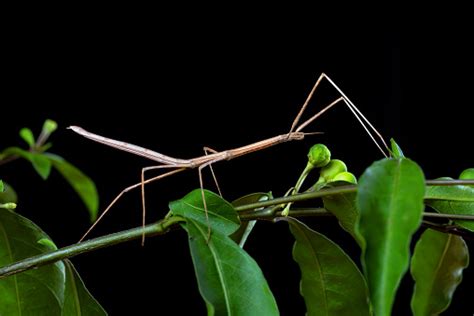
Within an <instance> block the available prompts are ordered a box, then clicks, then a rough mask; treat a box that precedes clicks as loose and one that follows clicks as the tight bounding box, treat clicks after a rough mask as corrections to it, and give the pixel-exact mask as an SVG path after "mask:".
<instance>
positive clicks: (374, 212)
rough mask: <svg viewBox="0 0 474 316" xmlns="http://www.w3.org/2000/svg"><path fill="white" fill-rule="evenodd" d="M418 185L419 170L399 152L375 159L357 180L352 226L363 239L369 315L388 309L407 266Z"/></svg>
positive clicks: (419, 202)
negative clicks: (393, 156) (356, 216)
mask: <svg viewBox="0 0 474 316" xmlns="http://www.w3.org/2000/svg"><path fill="white" fill-rule="evenodd" d="M424 190H425V180H424V176H423V172H422V171H421V169H420V167H419V166H418V165H417V164H416V163H414V162H413V161H411V160H409V159H405V158H401V159H383V160H380V161H377V162H375V163H374V164H372V165H371V166H370V167H369V168H368V169H367V170H366V171H365V172H364V174H363V175H362V177H361V178H360V180H359V186H358V193H357V206H358V208H359V212H360V218H359V221H358V223H357V224H356V231H358V235H359V234H360V236H361V237H362V238H363V240H364V242H363V244H364V247H363V249H362V266H363V267H364V274H365V276H366V278H367V282H368V285H369V291H370V293H371V302H372V304H373V307H374V313H375V315H378V316H384V315H390V313H391V309H392V304H393V301H394V299H395V294H396V291H397V288H398V286H399V284H400V281H401V279H402V277H403V275H404V274H405V272H406V270H407V269H408V264H409V257H410V248H409V246H410V241H411V238H412V235H413V233H414V232H415V231H416V230H417V228H418V227H419V226H420V224H421V219H422V212H423V209H424V205H423V197H424Z"/></svg>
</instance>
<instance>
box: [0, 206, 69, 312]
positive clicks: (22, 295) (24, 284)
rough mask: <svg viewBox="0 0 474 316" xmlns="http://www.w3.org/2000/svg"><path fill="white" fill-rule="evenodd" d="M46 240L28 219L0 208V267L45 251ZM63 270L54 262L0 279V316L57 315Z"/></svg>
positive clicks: (63, 287)
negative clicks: (43, 241)
mask: <svg viewBox="0 0 474 316" xmlns="http://www.w3.org/2000/svg"><path fill="white" fill-rule="evenodd" d="M43 238H47V239H49V237H48V236H47V235H46V234H45V233H44V232H43V231H42V230H41V229H40V228H39V227H38V226H36V225H35V224H34V223H32V222H31V221H30V220H28V219H26V218H24V217H22V216H20V215H18V214H15V213H13V212H10V211H8V210H4V209H0V266H5V265H7V264H11V263H13V262H16V261H19V260H21V259H25V258H28V257H32V256H34V255H38V254H41V253H43V252H46V251H49V248H48V247H47V246H44V245H41V244H39V243H37V240H41V239H43ZM64 289H65V267H64V264H63V263H62V262H56V263H53V264H50V265H47V266H43V267H40V268H38V269H33V270H28V271H25V272H23V273H20V274H16V275H13V276H10V277H7V278H4V279H0V293H1V295H0V315H9V316H15V315H60V314H61V308H62V305H63V301H64Z"/></svg>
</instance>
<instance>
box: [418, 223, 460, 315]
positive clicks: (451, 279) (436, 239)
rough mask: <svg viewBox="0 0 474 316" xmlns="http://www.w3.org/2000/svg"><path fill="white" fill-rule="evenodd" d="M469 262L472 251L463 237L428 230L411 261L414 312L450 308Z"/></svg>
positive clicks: (435, 313) (433, 312) (422, 312)
mask: <svg viewBox="0 0 474 316" xmlns="http://www.w3.org/2000/svg"><path fill="white" fill-rule="evenodd" d="M468 264H469V250H468V248H467V245H466V243H465V242H464V240H463V239H462V237H460V236H456V235H451V234H445V233H441V232H438V231H436V230H432V229H427V230H426V231H425V232H424V233H423V235H422V236H421V238H420V240H418V242H417V244H416V247H415V252H414V253H413V258H412V260H411V275H412V276H413V279H414V280H415V289H414V293H413V297H412V300H411V310H412V312H413V315H415V316H424V315H438V314H440V313H441V312H443V311H444V310H446V309H447V308H448V306H449V304H450V303H451V299H452V297H453V294H454V291H455V290H456V287H457V286H458V285H459V283H461V280H462V270H463V269H464V268H466V267H467V266H468Z"/></svg>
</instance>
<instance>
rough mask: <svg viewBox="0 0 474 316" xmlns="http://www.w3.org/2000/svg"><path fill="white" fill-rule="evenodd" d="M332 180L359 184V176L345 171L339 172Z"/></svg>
mask: <svg viewBox="0 0 474 316" xmlns="http://www.w3.org/2000/svg"><path fill="white" fill-rule="evenodd" d="M332 181H344V182H349V183H352V184H357V178H356V177H355V175H353V174H352V173H350V172H347V171H344V172H341V173H339V174H337V175H336V176H335V177H334V178H333V179H332Z"/></svg>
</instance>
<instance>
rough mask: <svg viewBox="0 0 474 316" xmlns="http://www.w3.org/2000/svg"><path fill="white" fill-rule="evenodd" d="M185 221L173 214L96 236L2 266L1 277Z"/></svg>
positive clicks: (156, 231) (158, 231)
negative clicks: (144, 223)
mask: <svg viewBox="0 0 474 316" xmlns="http://www.w3.org/2000/svg"><path fill="white" fill-rule="evenodd" d="M183 221H184V219H183V218H181V217H179V216H173V217H170V218H168V219H166V220H162V221H160V222H158V223H154V224H150V225H147V226H145V228H142V227H137V228H132V229H129V230H124V231H121V232H118V233H114V234H110V235H106V236H102V237H98V238H94V239H91V240H87V241H84V242H81V243H77V244H73V245H70V246H67V247H64V248H61V249H58V250H55V251H51V252H47V253H44V254H40V255H37V256H34V257H30V258H27V259H24V260H21V261H18V262H15V263H13V264H10V265H7V266H5V267H2V268H1V269H0V279H1V278H4V277H6V276H9V275H13V274H16V273H19V272H22V271H25V270H29V269H32V268H35V267H40V266H43V265H46V264H49V263H53V262H56V261H59V260H63V259H66V258H71V257H74V256H76V255H79V254H81V253H85V252H89V251H93V250H97V249H100V248H103V247H108V246H112V245H116V244H120V243H123V242H126V241H129V240H133V239H138V238H141V237H142V234H145V236H147V237H151V236H156V235H163V234H165V233H166V232H168V231H169V230H170V229H171V227H173V226H175V225H176V224H178V223H179V222H183Z"/></svg>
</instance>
